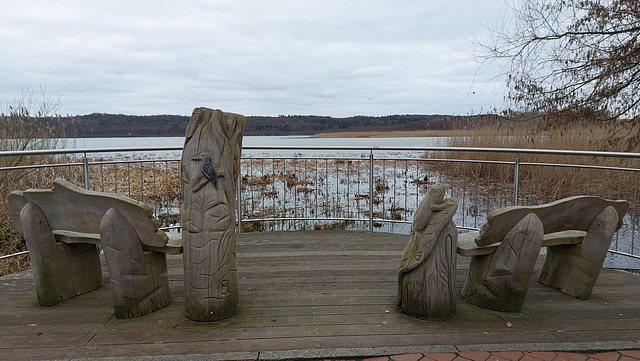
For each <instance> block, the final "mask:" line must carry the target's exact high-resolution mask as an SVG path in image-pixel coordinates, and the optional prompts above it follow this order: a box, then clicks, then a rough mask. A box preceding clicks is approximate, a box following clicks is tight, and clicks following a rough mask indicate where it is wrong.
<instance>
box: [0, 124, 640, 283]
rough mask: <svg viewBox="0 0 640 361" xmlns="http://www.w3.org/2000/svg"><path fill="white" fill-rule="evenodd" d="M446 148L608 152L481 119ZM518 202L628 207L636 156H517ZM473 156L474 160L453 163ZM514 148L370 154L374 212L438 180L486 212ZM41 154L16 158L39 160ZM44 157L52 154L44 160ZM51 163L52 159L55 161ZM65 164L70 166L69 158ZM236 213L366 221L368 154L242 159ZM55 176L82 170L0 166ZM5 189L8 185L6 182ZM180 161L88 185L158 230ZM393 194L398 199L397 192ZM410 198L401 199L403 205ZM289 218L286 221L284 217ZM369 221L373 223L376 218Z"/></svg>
mask: <svg viewBox="0 0 640 361" xmlns="http://www.w3.org/2000/svg"><path fill="white" fill-rule="evenodd" d="M456 134H458V135H462V136H461V137H457V138H452V140H451V142H450V143H449V144H446V145H447V146H455V147H480V148H486V147H489V148H541V149H542V148H545V149H567V150H609V151H620V149H617V148H615V147H606V148H604V149H603V146H602V145H603V144H606V143H605V141H606V137H607V136H608V134H609V133H608V131H607V129H605V128H602V129H599V128H595V127H593V126H590V127H586V126H573V127H571V128H565V129H559V130H556V131H550V132H538V133H536V134H535V135H533V134H532V132H531V130H530V129H529V128H527V127H526V126H524V125H523V126H520V127H518V126H512V127H508V128H507V127H503V126H492V125H486V124H485V125H483V126H482V127H479V128H477V129H472V130H463V131H460V132H459V133H456V132H453V133H449V135H456ZM519 158H520V162H521V164H522V165H521V169H520V183H519V184H520V189H519V195H520V197H519V202H520V203H521V204H539V203H543V202H548V201H552V200H555V199H559V198H563V197H567V196H571V195H577V194H594V195H599V196H603V197H605V198H616V199H627V200H629V201H631V203H632V209H635V207H636V200H637V186H638V174H637V172H636V171H635V170H636V169H638V168H640V164H639V163H640V162H639V160H638V159H620V158H616V159H611V158H604V157H579V158H577V157H565V156H555V155H531V154H520V155H519ZM451 159H473V160H477V161H479V162H478V163H468V162H452V161H450V160H451ZM514 159H515V155H514V154H508V153H480V152H478V153H473V152H450V153H444V152H430V153H428V154H425V155H424V158H423V159H420V160H401V161H393V160H376V161H375V164H374V168H375V170H374V183H373V198H372V199H371V202H372V203H373V206H374V209H373V216H374V217H375V218H382V219H390V220H406V221H410V218H411V216H412V214H413V210H414V209H415V208H416V207H417V204H418V202H419V200H420V198H421V197H422V194H423V192H424V189H425V188H426V186H427V185H428V184H432V183H446V184H448V186H449V188H450V190H451V193H450V196H453V197H456V198H458V199H459V201H460V203H461V207H460V208H461V212H460V213H461V215H460V216H459V219H457V220H456V222H461V224H464V222H465V221H466V220H467V219H468V217H471V218H472V219H474V220H475V219H476V217H482V216H484V215H485V214H486V213H487V212H488V211H489V210H490V209H493V208H497V207H502V206H504V205H508V204H511V202H512V200H513V183H514V178H513V174H514V166H513V162H514ZM50 160H51V159H47V158H46V157H31V158H29V159H22V160H21V161H22V162H23V164H42V163H46V162H48V161H50ZM51 161H53V160H51ZM56 161H59V159H58V160H56ZM65 161H68V162H73V159H66V160H65ZM530 163H535V164H547V163H549V164H551V163H556V164H565V165H571V164H581V165H587V166H589V165H593V166H605V167H615V168H626V169H630V170H612V169H610V170H601V169H599V170H596V169H591V168H588V167H568V166H567V167H560V166H542V165H530ZM240 176H241V183H240V186H241V191H242V194H243V195H242V197H243V202H242V205H241V206H242V207H243V208H242V212H243V216H244V217H245V218H248V219H249V221H248V222H244V223H243V231H245V232H248V231H265V230H271V229H283V228H285V227H287V225H288V227H289V229H291V228H293V229H300V228H305V229H308V228H309V227H310V228H312V229H327V228H340V229H347V228H350V227H354V226H356V225H354V222H353V221H343V220H337V221H326V222H316V221H313V222H311V223H309V222H294V223H293V224H292V223H291V222H288V221H282V222H278V221H269V222H263V221H250V219H265V218H287V217H289V218H291V217H307V218H314V217H319V218H321V217H326V218H341V217H342V218H353V217H359V218H362V217H365V218H368V216H369V213H370V209H369V201H370V200H369V197H370V196H369V163H368V159H361V160H360V159H331V160H324V159H310V158H300V159H295V158H294V159H287V160H285V159H243V160H242V165H241V174H240ZM56 177H62V178H65V179H67V180H69V181H71V182H72V183H74V184H76V185H79V186H83V174H82V166H81V165H80V164H78V162H77V161H76V162H75V165H71V166H55V167H40V168H36V169H24V170H17V171H12V172H6V174H5V175H4V176H3V177H2V182H5V183H3V184H2V185H3V189H9V190H13V189H26V188H50V187H51V185H52V183H51V182H52V180H53V179H55V178H56ZM7 185H9V188H7ZM179 185H180V165H179V162H176V161H131V162H127V163H119V164H114V163H112V162H107V161H99V162H96V163H92V165H91V167H90V189H92V190H96V191H104V192H112V193H118V194H123V195H126V196H129V197H132V198H134V199H137V200H140V201H142V202H144V203H146V204H149V205H151V206H152V207H153V208H154V211H155V213H156V214H157V217H158V218H159V220H160V221H161V223H162V225H163V226H170V225H174V224H176V223H178V222H179V208H180V191H179V189H180V188H179ZM400 195H401V196H400ZM396 197H398V198H396ZM407 200H409V201H407ZM0 213H2V214H0V254H9V253H15V252H19V251H23V250H26V248H25V246H24V241H23V240H22V237H21V235H20V234H18V233H17V232H15V230H13V229H12V227H11V226H10V224H11V217H10V215H8V205H7V204H6V197H2V198H0ZM287 222H288V223H287ZM376 226H380V224H377V225H376ZM24 267H28V257H13V258H10V259H8V260H2V261H0V275H2V274H5V273H6V272H11V271H15V270H16V269H23V268H24Z"/></svg>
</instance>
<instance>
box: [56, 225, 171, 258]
mask: <svg viewBox="0 0 640 361" xmlns="http://www.w3.org/2000/svg"><path fill="white" fill-rule="evenodd" d="M53 236H54V237H55V239H56V241H57V242H63V243H66V244H74V243H89V244H95V245H100V234H99V233H86V232H75V231H69V230H66V229H56V230H53ZM167 236H168V237H169V241H167V244H165V245H164V246H160V247H156V246H150V245H146V244H143V245H142V249H144V250H145V251H154V252H161V253H166V254H182V252H183V247H182V233H176V232H167Z"/></svg>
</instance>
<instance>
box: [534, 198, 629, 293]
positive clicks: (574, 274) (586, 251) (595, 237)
mask: <svg viewBox="0 0 640 361" xmlns="http://www.w3.org/2000/svg"><path fill="white" fill-rule="evenodd" d="M617 220H618V213H617V212H616V210H615V209H614V208H613V207H607V208H605V209H604V210H603V211H602V212H600V214H599V215H598V217H596V219H595V220H594V221H593V223H592V224H591V226H590V227H589V229H588V230H587V234H586V235H585V237H584V240H583V241H582V243H581V244H578V245H561V246H553V247H549V248H547V258H546V260H545V263H544V265H543V267H542V270H541V271H540V276H539V277H538V281H539V282H541V283H544V284H546V285H548V286H551V287H555V288H557V289H559V290H561V291H562V292H563V293H565V294H568V295H570V296H573V297H576V298H581V299H587V298H589V297H590V296H591V292H592V291H593V286H594V285H595V283H596V280H597V279H598V276H599V275H600V270H602V263H603V262H604V259H605V257H606V256H607V251H608V249H609V246H610V245H611V241H612V240H613V235H614V233H615V232H616V221H617Z"/></svg>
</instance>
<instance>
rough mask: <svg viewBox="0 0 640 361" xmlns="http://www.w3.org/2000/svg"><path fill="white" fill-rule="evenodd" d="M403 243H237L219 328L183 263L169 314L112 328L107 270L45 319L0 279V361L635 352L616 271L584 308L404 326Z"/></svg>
mask: <svg viewBox="0 0 640 361" xmlns="http://www.w3.org/2000/svg"><path fill="white" fill-rule="evenodd" d="M407 240H408V237H407V236H402V235H390V234H384V233H367V232H339V231H322V232H269V233H249V234H241V235H239V236H238V242H237V243H238V246H237V256H238V275H239V287H240V304H239V311H238V314H237V315H236V316H235V317H233V318H230V319H227V320H223V321H220V322H215V323H198V322H194V321H191V320H189V319H187V318H186V317H185V316H184V311H183V308H184V287H183V285H182V276H183V272H182V257H181V256H170V257H169V265H170V279H171V287H172V290H173V297H174V300H173V302H172V303H171V304H170V305H169V306H168V307H166V308H164V309H162V310H160V311H157V312H155V313H153V314H151V315H148V316H144V317H140V318H136V319H132V320H118V319H115V318H114V317H113V309H112V304H111V293H110V292H111V291H110V287H109V283H108V274H107V272H106V268H104V269H105V287H102V288H101V289H98V290H96V291H93V292H90V293H88V294H85V295H81V296H78V297H75V298H72V299H70V300H67V301H65V302H63V303H61V304H59V305H56V306H54V307H49V308H45V307H40V306H38V304H37V300H36V295H35V292H34V286H33V277H32V275H31V273H30V272H24V273H20V274H16V275H8V276H4V277H0V305H1V307H0V360H21V359H24V360H38V359H70V358H90V357H105V356H110V357H122V356H142V355H150V356H153V355H207V354H225V355H227V356H228V357H229V358H237V359H258V357H259V358H260V359H268V358H269V355H271V357H274V358H277V357H276V356H274V355H277V353H270V352H272V351H288V350H335V349H354V350H355V349H359V350H360V351H361V352H362V350H366V349H371V350H372V351H371V353H375V352H380V351H379V350H380V349H381V348H403V347H406V349H408V347H414V348H413V349H415V350H420V349H421V348H425V349H432V350H436V349H438V347H441V348H442V350H443V351H449V352H450V351H452V350H453V351H456V350H465V349H468V350H478V349H486V351H490V350H488V349H487V348H496V347H498V346H499V345H510V347H512V348H522V349H535V348H548V349H553V348H554V347H555V346H558V347H557V348H559V349H563V348H566V346H567V345H577V346H576V347H578V348H579V347H580V345H583V344H586V343H598V342H599V343H600V344H602V345H603V346H602V347H603V348H608V347H610V346H611V345H615V344H616V342H617V343H620V344H621V345H626V346H625V347H629V345H634V344H637V345H638V348H640V343H639V342H640V277H639V276H636V275H632V274H628V273H624V272H620V271H613V270H603V272H602V274H601V276H600V278H599V280H598V282H597V284H596V286H595V289H594V292H593V296H592V297H591V298H590V299H589V300H585V301H583V300H578V299H574V298H572V297H569V296H566V295H564V294H562V293H560V292H559V291H557V290H555V289H552V288H549V287H547V286H544V285H541V284H538V283H537V282H536V281H535V279H534V280H532V282H531V288H530V290H529V294H528V296H527V300H526V302H525V306H524V309H523V311H522V312H521V313H516V314H510V313H500V312H495V311H490V310H485V309H481V308H478V307H476V306H474V305H471V304H469V303H467V302H466V301H464V300H463V299H462V298H461V297H458V300H457V317H456V318H455V319H453V320H449V321H446V322H425V321H419V320H415V319H412V318H409V317H406V316H404V315H402V314H401V313H399V312H398V310H397V309H396V307H395V303H396V292H397V269H398V266H399V262H400V258H401V257H402V253H403V250H404V247H405V244H406V242H407ZM458 263H459V267H458V268H459V271H458V275H457V287H458V290H459V289H461V288H462V284H463V282H464V278H465V275H466V267H467V264H468V262H467V260H466V259H464V258H461V257H459V258H458ZM538 266H539V265H538ZM537 272H538V270H537V269H536V273H537ZM507 323H510V324H511V325H512V326H511V327H507V326H506V325H507ZM375 350H378V351H375ZM236 352H240V354H232V353H236ZM310 352H311V353H310V354H314V353H313V351H310ZM347 353H348V352H347ZM256 355H257V356H256ZM317 355H325V354H324V353H322V352H318V353H317ZM218 356H220V355H218ZM323 357H324V356H323ZM223 358H224V357H223Z"/></svg>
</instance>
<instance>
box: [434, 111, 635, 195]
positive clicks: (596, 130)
mask: <svg viewBox="0 0 640 361" xmlns="http://www.w3.org/2000/svg"><path fill="white" fill-rule="evenodd" d="M632 127H634V125H632V124H621V123H612V122H610V123H604V122H587V121H572V122H564V123H563V124H561V125H559V126H552V127H550V126H548V125H544V124H541V123H540V122H537V121H534V120H532V121H527V122H507V121H504V120H499V119H495V118H494V119H483V120H481V121H478V122H476V123H474V124H473V126H471V127H468V128H467V129H461V130H460V135H459V136H456V134H455V132H452V134H451V135H452V137H451V139H450V140H449V141H448V143H447V144H444V145H445V146H451V147H474V148H475V147H477V148H517V149H552V150H575V151H607V152H639V151H640V144H634V143H633V142H630V141H627V139H626V136H627V135H628V134H633V131H634V129H632ZM515 157H516V154H513V153H490V152H486V153H485V152H464V151H463V152H431V153H429V154H425V158H445V159H454V158H457V159H473V160H478V161H481V162H486V163H479V164H474V165H469V164H468V163H455V162H445V163H446V164H444V165H443V167H444V169H445V171H446V172H447V173H448V174H449V175H450V177H451V179H453V180H454V183H455V180H456V179H460V178H462V177H469V176H471V177H474V178H476V179H490V178H494V179H495V178H497V177H500V178H501V182H504V183H513V181H514V171H513V169H514V167H513V166H508V165H507V166H503V165H498V164H496V163H495V162H510V163H513V162H514V160H515ZM518 157H519V160H520V162H521V163H522V164H523V165H522V166H521V169H520V187H521V190H520V194H521V199H522V200H523V203H540V202H547V201H550V200H555V199H559V198H563V197H566V196H572V195H580V194H591V195H599V196H603V197H606V198H615V199H618V198H623V199H631V200H634V199H635V192H636V188H637V182H638V180H637V172H634V171H624V170H602V169H598V170H596V169H591V168H589V167H588V166H598V167H613V168H629V169H640V159H637V158H607V157H593V156H577V155H572V156H567V155H553V154H526V153H520V154H518ZM528 163H535V164H567V165H580V166H582V167H558V166H545V165H530V164H528ZM498 173H499V174H498ZM487 183H489V182H487ZM488 187H489V186H488ZM510 191H511V192H512V189H511V190H507V193H508V192H510Z"/></svg>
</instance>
